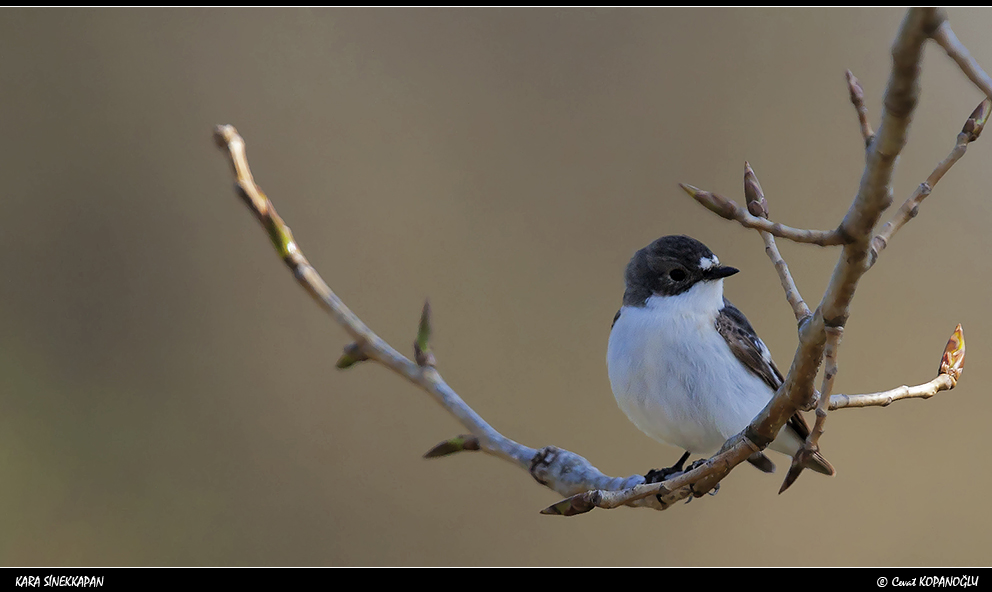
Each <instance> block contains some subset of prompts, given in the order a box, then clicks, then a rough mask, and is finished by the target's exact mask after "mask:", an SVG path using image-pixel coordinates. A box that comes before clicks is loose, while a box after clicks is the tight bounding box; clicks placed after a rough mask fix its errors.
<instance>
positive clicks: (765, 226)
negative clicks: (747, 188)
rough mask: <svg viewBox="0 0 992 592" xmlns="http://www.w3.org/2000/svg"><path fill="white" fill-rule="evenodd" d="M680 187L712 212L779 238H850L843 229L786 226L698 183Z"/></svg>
mask: <svg viewBox="0 0 992 592" xmlns="http://www.w3.org/2000/svg"><path fill="white" fill-rule="evenodd" d="M679 187H681V188H682V190H683V191H685V192H686V193H688V194H689V195H690V196H692V198H693V199H695V200H696V201H698V202H699V203H701V204H702V205H704V206H706V208H707V209H708V210H710V211H711V212H713V213H715V214H717V215H718V216H721V217H723V218H726V219H727V220H737V221H738V222H740V223H741V226H743V227H744V228H753V229H755V230H761V231H764V232H767V233H769V234H772V235H774V236H777V237H779V238H787V239H789V240H791V241H794V242H797V243H808V244H813V245H820V246H821V247H829V246H834V245H842V244H844V243H845V242H847V240H848V239H847V237H845V236H844V235H843V234H842V233H841V231H840V229H837V230H807V229H802V228H793V227H791V226H785V225H783V224H779V223H778V222H772V221H770V220H768V219H767V218H759V217H758V216H754V215H752V214H750V213H749V212H748V211H747V210H746V209H744V208H742V207H740V206H739V205H737V202H735V201H734V200H732V199H727V198H726V197H724V196H722V195H720V194H718V193H711V192H709V191H703V190H702V189H699V188H698V187H693V186H692V185H686V184H684V183H679Z"/></svg>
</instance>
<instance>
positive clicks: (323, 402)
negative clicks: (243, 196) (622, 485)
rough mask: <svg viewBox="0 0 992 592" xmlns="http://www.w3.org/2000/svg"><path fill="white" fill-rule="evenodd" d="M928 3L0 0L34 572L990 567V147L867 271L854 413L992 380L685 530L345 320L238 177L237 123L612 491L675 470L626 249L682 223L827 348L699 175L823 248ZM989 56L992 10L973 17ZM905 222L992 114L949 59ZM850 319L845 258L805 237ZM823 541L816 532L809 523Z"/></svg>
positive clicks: (771, 479) (16, 468) (320, 213)
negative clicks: (251, 205) (523, 450)
mask: <svg viewBox="0 0 992 592" xmlns="http://www.w3.org/2000/svg"><path fill="white" fill-rule="evenodd" d="M902 14H903V13H902V11H901V10H798V9H793V10H726V9H711V10H663V9H654V10H624V9H617V10H602V9H595V10H591V9H541V10H524V9H460V10H438V9H431V10H426V9H421V10H399V9H354V10H190V9H187V10H66V9H48V10H24V9H18V10H11V9H6V10H3V11H2V12H0V79H2V84H0V107H2V112H0V163H2V165H0V173H2V186H3V197H2V201H0V209H2V212H3V219H4V224H3V229H2V230H0V253H2V260H0V261H2V262H0V270H2V281H0V564H3V565H118V564H123V565H492V564H495V565H819V564H826V565H875V564H895V565H919V564H925V565H975V564H985V563H988V557H989V555H988V550H989V548H990V543H992V534H990V533H992V516H990V513H989V512H988V509H987V504H986V503H985V501H986V500H985V496H986V490H987V489H988V487H989V486H990V484H992V483H990V476H989V464H988V461H987V460H986V458H985V454H984V453H983V450H984V447H985V446H984V440H985V438H984V433H985V430H986V428H987V426H988V417H989V413H990V411H992V403H990V401H989V397H988V396H987V393H988V388H987V385H988V384H989V383H990V382H992V368H990V364H989V363H988V361H989V359H990V356H992V349H990V346H989V337H990V336H992V320H990V319H989V315H988V312H987V309H986V304H987V300H988V286H989V278H990V277H992V262H990V260H989V247H990V245H992V237H990V236H989V234H988V229H989V228H990V226H992V209H990V205H989V201H988V193H989V190H990V188H992V168H990V167H989V165H988V163H989V162H990V159H992V138H982V139H981V140H979V142H978V143H976V144H973V145H972V146H971V148H970V150H969V152H968V154H967V155H966V156H965V158H964V159H963V160H962V161H961V162H960V163H958V165H957V166H956V167H955V168H954V169H953V170H952V171H951V172H950V173H949V175H948V176H947V177H946V178H945V179H944V180H943V181H942V182H941V183H940V185H938V187H937V189H936V190H935V192H934V194H933V195H932V196H931V197H930V198H929V199H928V200H927V201H926V202H925V203H924V205H923V208H922V213H921V215H920V216H919V217H918V218H917V219H916V220H914V221H913V222H912V223H911V224H910V225H909V226H908V227H907V228H905V229H904V231H903V232H901V233H900V234H899V235H897V237H896V239H895V241H894V242H893V244H892V245H891V246H890V248H889V249H888V250H887V251H885V253H884V255H883V257H882V260H881V262H880V264H879V265H878V266H876V267H875V268H874V269H873V270H872V271H871V273H870V274H868V275H867V276H866V277H865V279H864V280H863V282H862V283H861V286H860V290H859V292H858V295H857V298H856V300H855V303H854V306H853V310H852V318H851V321H850V323H849V325H848V329H847V334H846V336H845V340H844V343H843V346H842V349H841V356H840V368H841V373H840V375H839V378H838V379H837V389H838V392H847V393H855V392H871V391H876V390H883V389H887V388H891V387H895V386H898V385H900V384H918V383H922V382H925V381H927V380H929V379H930V378H932V377H933V376H934V375H935V372H936V369H937V366H938V362H939V358H940V353H941V351H942V348H943V346H944V343H945V341H946V339H947V337H948V336H949V335H950V333H951V331H952V329H953V328H954V325H955V324H956V323H958V322H960V323H962V324H963V325H964V327H965V331H966V334H967V342H968V365H967V371H966V373H965V375H964V378H963V380H962V382H961V383H960V384H959V387H958V388H957V389H955V390H954V391H951V392H949V393H941V394H940V395H938V396H937V397H936V398H934V399H931V400H929V401H918V400H917V401H907V402H901V403H898V404H895V405H893V406H891V407H889V408H886V409H881V408H873V409H867V410H853V411H840V412H838V413H836V414H834V415H833V416H832V420H831V421H830V423H829V424H828V433H827V435H826V437H825V441H824V449H825V453H826V455H827V456H828V458H830V460H831V461H832V462H833V463H834V465H836V467H837V469H838V475H837V476H836V477H835V478H833V479H828V478H825V477H822V476H820V475H815V474H809V475H804V476H803V478H802V479H800V480H799V482H798V483H797V484H796V485H795V486H794V487H793V488H792V489H791V490H790V491H789V492H788V493H787V494H785V495H782V496H778V495H776V491H777V490H778V486H779V483H780V479H781V476H782V472H783V469H784V467H785V466H787V460H786V459H785V458H784V457H781V456H780V455H775V460H776V462H777V463H778V464H779V474H777V475H776V476H766V475H763V474H761V473H759V472H757V471H755V470H753V469H751V468H749V467H742V468H740V469H739V470H737V471H735V472H734V473H733V474H732V475H731V477H730V478H728V479H727V480H726V481H724V483H723V489H722V490H721V492H720V494H719V495H717V496H716V497H712V498H706V499H702V500H696V501H695V502H693V503H692V504H690V505H689V506H686V507H679V508H675V509H673V510H671V511H667V512H663V513H654V512H649V511H644V510H631V509H620V510H616V511H596V512H592V513H590V514H587V515H585V516H581V517H576V518H570V519H563V518H552V517H546V516H541V515H539V514H538V512H539V510H541V509H542V508H544V507H545V506H547V505H549V504H550V503H552V502H554V501H556V500H557V499H559V496H558V495H557V494H555V493H554V492H552V491H550V490H547V489H545V488H543V487H541V486H539V485H537V484H536V483H534V482H533V481H532V480H531V479H530V478H529V477H528V476H527V475H526V474H525V473H523V472H522V471H520V470H518V469H516V468H515V467H512V466H510V465H509V464H506V463H504V462H501V461H499V460H496V459H494V458H492V457H488V456H483V455H471V454H464V455H459V456H456V457H453V458H449V459H444V460H437V461H426V460H423V459H422V458H421V455H422V454H423V453H424V452H425V451H426V450H428V449H429V448H430V447H432V446H433V445H434V444H436V443H437V442H439V441H441V440H443V439H445V438H448V437H450V436H453V435H455V434H458V433H461V432H463V429H462V428H461V427H460V426H459V425H458V424H457V423H456V422H455V421H454V420H453V419H452V418H451V417H450V416H449V415H447V413H445V412H444V411H443V410H442V409H441V408H439V407H438V406H437V405H436V404H435V403H434V402H433V401H432V400H431V399H430V398H429V397H428V396H427V395H425V394H424V393H422V392H421V391H419V390H417V389H415V388H414V387H413V386H411V385H410V384H408V383H406V382H404V381H402V380H400V379H399V378H397V377H396V376H395V375H393V374H392V373H390V372H389V371H387V370H385V369H383V368H381V367H376V366H374V365H363V366H359V367H356V368H354V369H352V370H350V371H348V372H340V371H337V370H335V368H334V361H335V360H336V359H337V357H338V355H339V353H340V351H341V348H342V346H343V345H345V344H346V343H347V339H346V336H345V333H344V332H343V331H342V330H341V329H340V328H338V327H337V326H336V325H334V324H333V322H331V321H330V320H329V318H328V317H326V316H325V315H324V314H322V313H321V312H320V311H319V310H318V308H317V307H316V306H315V305H314V304H313V303H312V302H311V301H310V299H309V298H308V297H307V296H306V295H305V293H304V292H303V291H302V290H301V289H300V288H299V287H298V286H297V284H296V283H295V282H294V281H293V280H292V277H291V275H290V274H289V273H288V272H287V270H286V269H285V267H284V266H283V265H282V263H281V262H280V261H279V259H278V257H277V256H276V255H275V254H274V253H273V250H272V248H271V247H270V245H269V243H268V241H267V239H266V237H265V235H264V233H263V231H262V230H261V229H260V228H259V227H258V225H257V224H256V222H255V220H254V219H253V218H252V217H251V216H250V215H249V213H248V212H247V210H246V208H245V207H244V205H242V203H241V202H240V201H239V200H238V199H237V198H236V197H235V195H234V192H233V191H232V177H231V173H230V170H229V167H228V164H227V162H226V160H225V157H224V155H223V154H222V153H221V152H220V151H219V150H218V149H217V148H216V147H215V146H214V144H213V142H212V140H211V132H212V129H213V126H214V125H215V124H220V123H231V124H234V125H236V126H237V127H238V129H239V130H240V132H241V133H242V134H243V135H244V136H245V138H246V140H247V142H248V154H249V158H250V161H251V163H252V165H253V169H254V172H255V175H256V177H257V179H258V181H259V183H260V184H261V186H262V187H263V188H264V189H265V190H266V191H267V192H268V194H269V195H270V196H271V197H272V198H273V199H274V201H275V203H276V205H277V207H278V208H279V211H280V213H281V214H282V215H283V216H284V217H285V219H286V220H287V221H288V223H289V224H290V225H291V226H292V228H293V230H294V232H295V234H296V237H297V238H298V240H299V241H300V244H301V245H302V247H303V249H304V251H305V253H306V254H307V255H308V256H309V258H310V260H311V261H312V262H313V263H314V265H315V266H316V267H317V268H318V270H320V271H321V272H322V273H323V274H324V277H325V278H326V279H327V280H328V282H329V283H330V284H331V285H332V287H333V288H334V289H335V290H336V291H337V292H338V294H339V295H340V296H341V297H342V298H343V299H344V300H345V301H346V302H347V303H348V304H350V305H351V306H352V307H353V308H354V310H355V311H356V312H357V313H358V314H359V315H360V316H361V317H362V318H363V319H364V320H365V321H366V322H367V323H368V324H369V325H370V326H371V327H372V328H373V329H375V330H376V331H378V332H379V334H380V335H382V336H383V337H384V338H386V339H387V340H389V341H390V342H391V343H393V344H394V345H396V346H397V347H399V348H400V349H401V350H403V351H408V350H409V349H410V346H409V344H410V343H411V342H412V340H413V337H414V332H415V328H416V323H417V318H418V314H419V311H420V307H421V305H422V303H423V299H424V298H425V297H426V296H429V297H430V298H431V303H432V305H433V308H434V319H435V323H434V327H435V339H434V345H435V351H436V353H437V356H438V360H439V368H440V370H441V371H442V372H443V373H444V375H445V377H446V378H447V379H448V381H449V382H450V384H451V385H452V386H453V387H454V388H455V389H457V390H458V391H459V392H460V393H461V395H462V396H463V397H464V398H465V399H466V400H467V401H468V402H469V403H470V404H471V405H472V406H473V407H474V408H475V409H476V410H477V411H479V412H480V413H481V414H482V415H483V416H484V417H485V418H486V419H487V420H488V421H490V422H491V423H492V424H493V425H494V426H495V427H496V428H497V429H499V430H501V431H502V432H503V433H504V434H506V435H507V436H509V437H512V438H514V439H517V440H518V441H521V442H523V443H526V444H529V445H532V446H542V445H546V444H556V445H558V446H562V447H565V448H568V449H570V450H573V451H575V452H578V453H580V454H582V455H584V456H586V457H587V458H589V459H590V461H592V462H593V463H594V464H595V465H596V466H598V467H599V468H600V469H602V470H603V471H605V472H607V473H609V474H613V475H629V474H633V473H643V472H645V471H646V470H648V469H650V468H654V467H659V466H666V465H668V464H671V462H672V461H674V460H675V459H676V458H677V457H678V455H679V453H680V451H678V450H676V449H674V448H671V447H668V446H663V445H661V444H658V443H655V442H653V441H652V440H650V439H648V438H647V437H646V436H644V435H642V434H641V433H640V432H639V431H638V430H637V429H636V428H635V427H634V426H633V425H632V424H630V423H628V421H627V419H626V418H625V417H624V416H623V414H622V413H621V412H620V411H619V410H618V409H617V407H616V404H615V402H614V400H613V396H612V394H611V392H610V387H609V382H608V379H607V375H606V364H605V355H606V341H607V336H608V333H609V328H610V320H611V319H612V318H613V314H614V313H615V312H616V309H617V307H618V306H619V304H620V298H621V293H622V289H623V287H622V279H621V278H622V271H623V268H624V265H625V264H626V263H627V260H628V259H629V257H630V255H631V254H632V253H633V252H634V251H635V250H636V249H638V248H640V247H642V246H644V245H645V244H647V243H648V242H650V241H651V240H653V239H655V238H657V237H658V236H661V235H664V234H671V233H685V234H690V235H692V236H695V237H697V238H699V239H700V240H702V241H703V242H705V243H706V244H707V245H709V246H710V247H711V248H712V249H713V250H714V251H715V252H716V253H717V254H719V256H720V257H721V258H722V260H723V261H725V262H726V263H728V264H731V265H734V266H736V267H739V268H740V269H741V270H742V273H741V274H740V275H738V276H736V277H734V278H733V279H731V280H729V281H728V282H727V289H728V295H729V297H730V298H731V299H732V300H734V302H735V303H736V304H737V305H738V306H739V307H740V308H741V309H742V310H744V311H746V312H747V313H748V316H749V317H750V319H751V321H752V323H753V324H754V325H755V326H756V328H757V329H758V331H759V332H760V333H761V335H762V336H763V337H764V339H765V341H766V342H767V343H768V345H769V347H770V348H771V350H772V352H773V353H774V354H775V356H776V358H777V359H778V360H779V364H780V365H782V366H788V364H789V360H790V359H791V356H792V353H793V351H794V347H795V341H796V339H795V328H794V321H793V319H792V316H791V312H790V309H789V307H788V305H787V304H786V302H785V299H784V297H783V295H782V293H781V290H780V288H779V285H778V280H777V278H776V276H775V273H774V270H773V268H772V266H771V265H770V264H769V262H768V261H767V259H766V257H765V255H764V252H763V249H762V245H761V240H760V238H759V237H758V235H757V233H755V232H753V231H746V230H744V229H742V228H741V227H740V226H739V225H737V224H736V223H730V222H727V221H724V220H721V219H719V218H717V217H716V216H714V215H713V214H711V213H709V212H708V211H706V210H704V209H703V208H702V207H700V206H699V205H697V204H696V203H695V202H693V201H691V200H690V199H689V198H688V197H686V196H685V195H684V194H682V193H681V191H680V190H679V189H678V188H677V186H676V184H677V183H678V182H687V183H692V184H695V185H698V186H700V187H703V188H706V189H710V190H714V191H719V192H722V193H724V194H726V195H729V196H733V197H734V198H735V199H739V196H740V193H741V189H740V188H741V174H742V168H743V163H744V160H745V159H747V160H749V161H750V162H751V164H752V165H753V166H754V168H755V170H756V171H757V173H758V176H759V178H760V179H761V183H762V185H763V186H764V189H765V191H766V193H767V195H768V199H769V201H770V204H771V212H772V216H773V217H774V218H775V219H776V220H778V221H781V222H785V223H788V224H792V225H796V226H807V227H815V228H827V227H830V226H832V225H834V224H836V223H837V221H838V220H839V219H840V218H841V216H842V215H843V214H844V212H845V211H846V210H847V208H848V205H849V203H850V199H851V197H852V196H853V195H854V192H855V191H856V189H857V184H858V181H859V178H860V175H861V170H862V166H863V152H862V142H861V138H860V135H859V132H858V126H857V120H856V117H855V114H854V110H853V108H852V107H851V105H850V103H849V100H848V93H847V88H846V85H845V83H844V76H843V74H844V70H845V69H846V68H850V69H852V70H853V71H854V72H855V74H856V75H857V76H858V77H859V78H860V79H861V81H862V83H863V84H864V87H865V91H866V95H867V102H868V105H869V108H870V110H871V115H872V118H873V123H874V124H875V125H877V123H878V114H879V104H880V101H881V96H882V92H883V90H884V86H885V83H886V80H887V78H888V70H889V47H890V44H891V41H892V39H893V37H894V35H895V32H896V30H897V27H898V25H899V22H900V21H901V18H902ZM950 18H951V22H952V24H953V26H954V29H955V31H956V32H957V34H958V36H959V37H960V38H961V39H962V40H963V41H964V42H965V43H966V44H967V45H968V47H969V48H970V50H971V51H972V53H973V54H974V55H975V56H976V57H977V59H979V60H980V61H981V62H982V63H983V64H984V65H985V66H986V67H992V40H990V38H989V37H988V36H987V31H988V28H989V25H990V23H992V12H989V11H988V10H952V11H950ZM922 83H923V93H922V99H921V101H920V108H919V110H918V111H917V116H916V119H915V121H914V124H913V126H912V128H911V135H910V144H909V146H908V147H907V149H906V150H905V152H904V153H903V156H902V159H901V162H900V166H899V169H898V172H897V176H896V184H895V188H896V196H897V200H898V202H901V201H902V200H903V199H905V197H906V196H908V195H909V194H910V193H911V192H912V190H913V189H914V188H915V186H916V185H917V184H918V183H919V182H920V181H922V180H923V179H924V178H925V177H926V176H927V174H929V172H930V171H931V169H932V168H933V166H934V165H935V164H936V163H937V162H938V161H939V160H940V159H942V158H944V156H945V155H946V154H947V152H948V150H949V149H950V148H951V146H952V145H953V142H954V138H955V135H956V134H957V132H958V131H959V130H960V128H961V126H962V124H963V123H964V121H965V119H966V118H967V116H968V114H969V113H970V112H971V111H972V109H973V108H974V107H975V106H976V105H977V104H978V103H979V101H980V100H981V95H980V93H979V91H977V90H976V89H975V88H974V87H973V86H972V84H971V83H970V82H968V81H967V79H965V77H964V76H963V75H962V74H961V73H960V72H959V71H958V69H957V68H956V66H954V65H953V64H952V63H951V61H950V60H949V59H948V58H947V57H946V56H945V55H944V54H943V52H942V51H940V50H939V48H937V47H936V46H935V45H931V46H928V48H927V51H926V59H925V61H924V68H923V76H922ZM780 244H781V246H782V249H783V252H784V254H785V256H786V258H787V259H788V261H789V263H790V264H791V266H792V269H793V270H794V272H795V276H796V279H797V281H798V282H799V285H800V287H801V289H802V290H803V293H804V295H805V296H806V297H807V299H808V300H811V301H813V302H817V301H819V298H820V295H821V291H822V289H823V288H824V286H825V284H826V280H827V277H828V274H829V272H830V270H831V269H832V267H833V264H834V261H835V259H836V256H837V251H836V250H823V249H819V248H817V247H811V246H797V245H793V244H788V243H785V242H782V243H780ZM797 520H798V521H800V522H799V523H797Z"/></svg>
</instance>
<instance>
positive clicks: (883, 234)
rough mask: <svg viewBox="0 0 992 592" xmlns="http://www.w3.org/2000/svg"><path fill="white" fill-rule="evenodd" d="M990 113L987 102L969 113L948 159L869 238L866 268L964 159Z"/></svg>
mask: <svg viewBox="0 0 992 592" xmlns="http://www.w3.org/2000/svg"><path fill="white" fill-rule="evenodd" d="M990 113H992V100H989V99H985V100H984V101H982V102H981V103H980V104H979V105H978V107H976V108H975V110H974V111H972V113H971V115H970V116H969V117H968V120H967V121H966V122H965V124H964V128H963V129H962V130H961V133H959V134H958V137H957V140H956V141H955V143H954V148H952V149H951V152H950V154H948V155H947V158H945V159H944V160H942V161H940V163H938V164H937V166H936V167H935V168H934V169H933V172H931V173H930V176H929V177H927V180H926V181H924V182H923V183H920V184H919V186H917V188H916V190H915V191H913V194H912V195H910V196H909V198H908V199H907V200H906V201H905V202H903V204H902V206H900V207H899V210H897V211H896V213H895V215H893V216H892V219H891V220H889V221H888V222H886V223H885V225H884V226H882V229H881V230H880V231H878V234H876V235H875V236H874V238H872V240H871V249H870V251H869V253H868V267H871V266H873V265H875V262H876V261H878V256H879V255H880V254H881V253H882V251H883V250H884V249H885V247H887V246H888V244H889V241H891V240H892V237H893V235H895V233H897V232H899V229H901V228H902V227H903V226H905V225H906V223H907V222H909V221H910V220H912V219H913V218H915V217H916V215H917V214H918V213H919V211H920V204H921V203H923V200H924V199H926V198H927V196H929V195H930V192H931V191H933V188H934V187H935V186H936V185H937V182H938V181H940V180H941V178H943V176H944V174H945V173H947V171H949V170H950V169H951V167H952V166H954V163H956V162H957V161H958V160H960V159H961V157H962V156H964V153H965V151H966V150H967V149H968V144H970V143H971V142H974V141H975V140H977V139H978V137H979V136H980V135H981V133H982V130H983V129H985V123H986V122H987V121H988V118H989V114H990Z"/></svg>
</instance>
